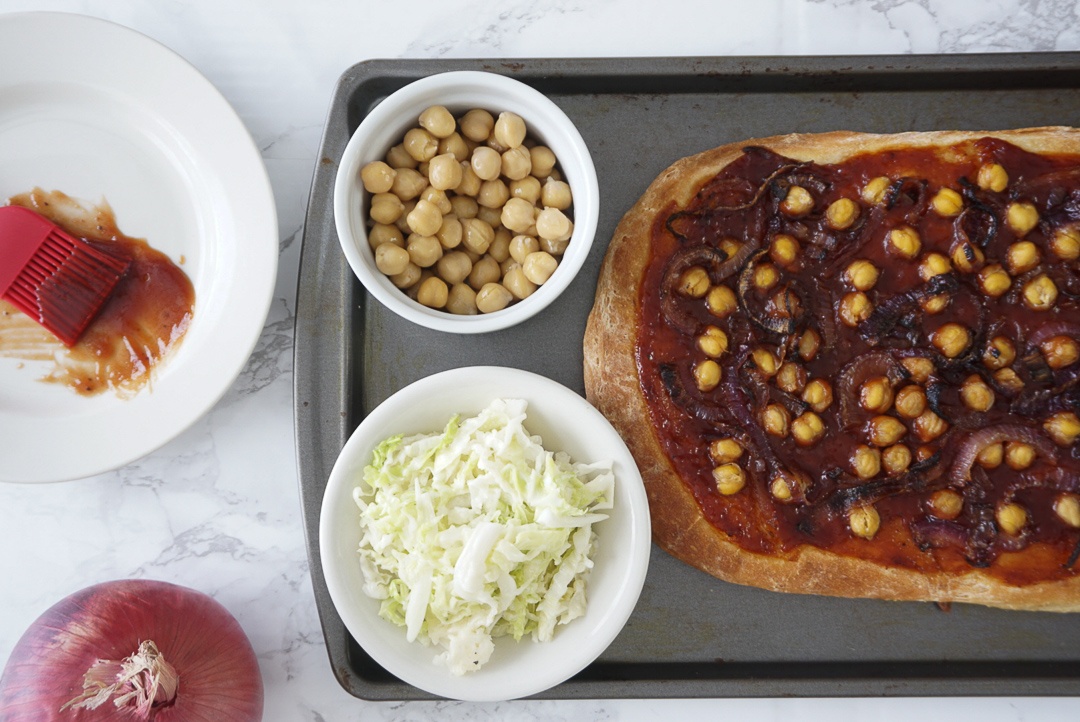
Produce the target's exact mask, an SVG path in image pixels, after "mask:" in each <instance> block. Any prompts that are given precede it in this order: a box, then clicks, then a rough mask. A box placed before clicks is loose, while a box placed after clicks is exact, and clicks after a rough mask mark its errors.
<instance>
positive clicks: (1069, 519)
mask: <svg viewBox="0 0 1080 722" xmlns="http://www.w3.org/2000/svg"><path fill="white" fill-rule="evenodd" d="M1054 512H1055V513H1056V514H1057V515H1058V518H1060V519H1061V520H1062V521H1063V522H1065V523H1066V524H1068V525H1069V526H1071V527H1080V497H1078V496H1077V495H1076V494H1062V495H1061V496H1059V497H1058V498H1057V499H1056V500H1055V501H1054Z"/></svg>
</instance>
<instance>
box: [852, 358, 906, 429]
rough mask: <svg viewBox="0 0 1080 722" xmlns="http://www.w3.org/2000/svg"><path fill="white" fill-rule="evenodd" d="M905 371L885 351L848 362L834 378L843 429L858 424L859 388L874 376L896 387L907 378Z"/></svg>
mask: <svg viewBox="0 0 1080 722" xmlns="http://www.w3.org/2000/svg"><path fill="white" fill-rule="evenodd" d="M908 375H909V374H908V372H907V369H905V368H904V366H903V365H902V364H901V363H900V362H899V361H897V360H896V359H895V358H893V356H892V354H890V353H889V352H887V351H871V352H870V353H866V354H863V355H862V356H859V357H858V358H856V359H854V360H853V361H850V362H848V364H847V365H846V366H844V368H843V369H841V370H840V374H839V376H837V378H836V392H837V400H838V402H839V404H840V422H841V423H842V424H844V426H845V427H852V426H855V425H856V424H858V423H859V419H858V416H857V415H858V410H859V387H860V386H862V384H863V382H865V381H866V380H867V379H869V378H872V377H874V376H884V377H886V378H887V379H889V383H890V384H892V385H893V386H896V385H897V384H898V383H900V382H901V381H903V380H904V379H906V378H907V377H908Z"/></svg>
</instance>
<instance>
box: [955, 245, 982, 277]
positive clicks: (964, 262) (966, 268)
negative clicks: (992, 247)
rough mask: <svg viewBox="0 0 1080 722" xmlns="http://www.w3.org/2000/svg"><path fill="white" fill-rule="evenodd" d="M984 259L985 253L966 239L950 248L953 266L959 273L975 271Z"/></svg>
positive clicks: (980, 266)
mask: <svg viewBox="0 0 1080 722" xmlns="http://www.w3.org/2000/svg"><path fill="white" fill-rule="evenodd" d="M985 261H986V254H984V253H983V252H982V251H981V250H980V249H979V248H978V247H976V246H974V245H972V244H971V243H969V242H968V241H964V242H962V243H957V244H956V245H955V247H954V248H953V250H952V263H953V266H955V267H956V270H958V271H960V272H961V273H975V272H976V271H978V270H979V269H980V268H982V264H983V263H984V262H985Z"/></svg>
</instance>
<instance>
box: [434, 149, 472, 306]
mask: <svg viewBox="0 0 1080 722" xmlns="http://www.w3.org/2000/svg"><path fill="white" fill-rule="evenodd" d="M428 132H431V131H428ZM470 152H471V151H470V150H469V144H468V143H466V142H465V139H464V138H462V137H461V134H460V133H458V132H457V131H455V132H453V133H451V134H450V135H448V136H446V137H445V138H439V152H438V153H437V154H436V155H446V154H449V155H452V156H454V158H455V159H456V160H458V161H460V160H461V159H463V158H468V157H469V153H470ZM433 160H434V159H433ZM429 169H430V167H429ZM451 290H453V289H451Z"/></svg>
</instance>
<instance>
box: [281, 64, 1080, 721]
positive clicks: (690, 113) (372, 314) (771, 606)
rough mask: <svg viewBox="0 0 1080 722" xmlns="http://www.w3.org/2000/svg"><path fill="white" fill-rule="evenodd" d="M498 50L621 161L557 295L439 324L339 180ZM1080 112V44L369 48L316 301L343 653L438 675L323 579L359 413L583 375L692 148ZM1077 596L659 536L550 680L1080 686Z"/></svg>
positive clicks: (320, 437) (1033, 689)
mask: <svg viewBox="0 0 1080 722" xmlns="http://www.w3.org/2000/svg"><path fill="white" fill-rule="evenodd" d="M465 69H473V70H486V71H491V72H496V73H503V74H506V75H510V76H513V77H515V78H517V79H519V80H521V81H524V82H526V83H529V84H530V85H532V86H534V87H536V88H537V89H539V90H541V91H542V92H544V93H546V94H547V95H548V96H550V97H551V99H552V100H554V101H555V102H556V103H557V104H558V105H560V106H561V107H562V108H563V109H564V110H565V111H566V112H567V113H568V114H569V116H570V117H571V118H572V119H573V121H574V122H575V123H576V124H577V127H578V128H579V129H580V131H581V134H582V135H583V136H584V138H585V141H586V142H587V143H588V145H589V148H590V150H591V151H592V154H593V159H594V161H595V163H596V169H597V173H598V175H599V179H600V196H601V212H600V222H599V228H598V231H597V238H596V242H595V245H594V246H593V249H592V252H591V254H590V256H589V258H588V260H587V262H586V264H585V267H584V268H583V269H582V271H581V273H580V274H579V276H578V277H577V279H576V280H575V281H574V283H573V284H572V285H571V286H570V287H569V289H568V290H567V291H566V292H565V293H564V294H563V295H562V297H561V298H559V299H558V300H557V301H556V302H555V303H554V304H552V305H551V306H550V307H549V308H548V309H547V310H546V311H545V312H543V313H541V314H540V315H539V316H537V317H535V318H533V319H532V320H530V321H528V322H526V323H524V324H522V325H520V326H518V327H516V328H512V329H508V330H505V331H500V332H496V333H491V334H486V335H482V336H454V335H449V334H444V333H440V332H437V331H430V330H427V329H423V328H420V327H418V326H415V325H413V324H411V323H409V322H407V321H404V320H402V319H400V318H398V317H396V316H394V315H393V314H390V313H389V312H387V311H385V310H384V309H383V308H382V307H381V306H380V305H379V304H378V303H377V302H376V301H374V300H373V299H371V298H370V297H368V296H367V295H366V292H365V291H364V289H363V287H362V286H361V285H360V283H359V282H358V281H357V280H356V279H355V278H354V276H353V275H352V272H351V271H350V270H349V268H348V266H347V265H346V263H345V260H344V258H343V256H342V254H341V251H340V249H339V246H338V241H337V235H336V233H335V231H334V221H333V211H332V196H333V180H334V174H335V172H336V170H337V160H338V158H339V157H340V155H341V153H342V151H343V149H344V147H345V144H346V142H347V141H348V139H349V137H350V135H351V133H352V131H353V130H354V129H355V128H356V126H357V125H358V124H359V122H360V121H361V119H362V118H363V117H364V116H365V114H366V113H367V112H369V110H370V109H371V108H372V107H373V106H374V105H375V104H376V103H378V102H379V100H380V99H382V98H384V97H385V96H386V95H387V94H388V93H390V92H392V91H394V90H396V89H397V88H399V87H401V86H403V85H405V84H406V83H408V82H410V81H412V80H415V79H417V78H420V77H424V76H426V75H430V74H433V73H437V72H442V71H448V70H465ZM1054 124H1065V125H1076V124H1080V54H1076V53H1067V54H1064V53H1045V54H1019V55H1017V54H996V55H967V56H897V57H868V56H864V57H817V58H798V57H768V58H766V57H758V58H679V59H674V58H666V59H658V58H656V59H584V60H582V59H562V60H506V61H498V60H486V61H469V60H457V61H444V60H439V61H421V60H388V61H369V62H365V63H360V64H358V65H356V66H354V67H352V68H350V69H349V70H348V71H347V72H345V73H344V74H343V75H342V77H341V79H340V81H339V84H338V87H337V90H336V93H335V95H334V97H333V101H332V105H331V107H330V109H329V114H328V117H327V121H326V129H325V134H324V137H323V141H322V148H321V152H320V155H319V160H318V163H317V166H316V169H315V174H314V179H313V184H312V188H311V195H310V199H309V205H308V212H307V221H306V224H305V227H304V235H303V249H302V257H301V268H300V279H299V289H298V299H297V311H296V351H295V411H296V441H297V449H298V457H299V471H300V492H301V496H302V502H303V515H304V521H305V526H306V534H307V542H308V553H309V558H310V560H311V576H312V581H313V584H314V589H315V598H316V602H317V604H318V609H319V613H320V615H321V618H322V625H323V631H324V633H325V637H326V645H327V649H328V653H329V656H330V662H331V666H332V668H333V672H334V674H335V675H336V677H337V679H338V680H339V681H340V683H341V684H342V686H343V687H344V688H345V689H346V690H347V691H348V692H349V693H351V694H353V695H355V696H357V697H362V698H365V699H371V700H403V699H425V698H428V697H429V695H427V694H425V693H423V692H421V691H419V690H417V689H415V688H413V687H411V686H409V685H406V684H404V683H402V682H401V681H399V680H397V679H396V678H394V677H392V676H391V675H389V674H388V673H386V672H385V671H383V670H382V669H381V668H379V667H378V666H377V665H376V664H375V663H374V662H372V660H371V659H370V658H369V657H368V656H367V655H366V654H365V653H364V651H363V650H362V649H360V648H359V646H358V645H357V644H356V642H355V641H354V640H352V638H351V637H350V636H349V634H348V632H347V631H346V630H345V627H344V625H343V624H342V622H341V620H340V618H339V617H338V616H337V614H336V612H335V610H334V608H333V605H332V603H331V601H330V597H329V594H328V593H327V590H326V585H325V582H324V580H323V576H322V571H321V566H320V560H319V547H318V520H319V507H320V503H321V501H322V494H323V488H324V487H325V484H326V480H327V477H328V476H329V473H330V469H331V467H332V465H333V463H334V460H335V458H336V457H337V453H338V451H339V450H340V448H341V447H342V445H343V444H344V442H345V440H346V438H347V437H348V435H349V433H350V432H351V431H352V430H353V429H354V428H355V427H356V425H357V424H358V423H359V422H360V420H361V419H362V418H363V417H364V415H365V414H366V413H368V412H369V411H370V410H371V409H372V408H374V407H375V406H376V405H377V404H379V402H381V401H382V400H383V399H385V398H386V397H387V396H389V395H390V394H392V393H393V392H394V391H396V390H397V389H399V388H401V387H402V386H405V385H406V384H408V383H411V382H412V381H414V380H416V379H419V378H421V377H424V376H427V375H429V374H432V373H435V372H437V371H442V370H444V369H447V368H453V367H458V366H466V365H473V364H491V363H494V364H502V365H508V366H516V367H519V368H523V369H527V370H530V371H534V372H537V373H540V374H544V375H545V376H549V377H551V378H553V379H556V380H557V381H559V382H561V383H563V384H565V385H567V386H569V387H570V388H572V389H576V390H577V391H578V392H579V393H582V394H584V385H583V381H582V347H581V341H582V337H583V334H584V330H585V320H586V316H587V315H588V312H589V309H590V308H591V306H592V298H593V293H594V290H595V285H596V276H597V273H598V271H599V267H600V264H601V261H602V260H603V255H604V251H605V249H606V247H607V243H608V240H609V239H610V237H611V234H612V231H613V230H614V228H615V226H616V224H617V223H618V221H619V218H620V217H621V216H622V214H623V213H624V212H625V211H626V210H627V209H628V208H629V207H630V206H631V205H632V204H633V202H634V201H635V200H636V199H637V198H638V196H639V195H640V194H641V193H642V191H644V189H645V187H646V186H647V185H648V184H649V183H650V182H651V181H652V179H653V178H654V177H655V176H656V175H657V174H658V173H659V172H660V171H661V170H663V169H664V168H665V167H667V166H668V165H669V164H670V163H671V162H673V161H675V160H676V159H678V158H681V157H683V156H686V155H690V154H692V153H695V152H697V151H701V150H704V149H707V148H711V147H714V146H717V145H720V144H723V143H727V142H733V141H738V140H742V139H747V138H753V137H756V136H767V135H772V134H777V133H790V132H816V131H828V130H837V129H849V130H860V131H872V132H899V131H906V130H934V129H970V130H977V129H998V128H1013V127H1022V126H1035V125H1054ZM1078 619H1080V618H1078V617H1076V616H1074V615H1056V614H1041V613H1026V612H1005V611H998V610H992V609H985V608H980V607H974V606H966V605H954V606H953V607H952V608H951V610H949V611H943V610H941V609H939V608H938V607H936V606H935V605H932V604H915V603H895V602H882V601H874V600H844V599H833V598H822V597H811V596H800V595H784V594H775V593H771V592H765V591H762V590H758V589H751V588H746V587H740V586H736V585H732V584H726V583H724V582H720V581H718V580H716V579H713V578H712V577H709V576H707V575H705V574H703V573H701V572H699V571H697V570H695V569H693V568H691V567H689V566H686V565H684V564H682V563H681V562H678V561H676V560H674V559H673V558H671V557H669V556H667V555H666V554H665V553H663V552H661V551H659V550H658V549H656V548H655V547H654V549H653V556H652V565H651V567H650V569H649V575H648V579H647V581H646V584H645V589H644V592H643V593H642V596H641V600H640V602H639V604H638V606H637V609H636V610H635V612H634V614H633V616H632V617H631V618H630V621H629V624H627V626H626V628H625V630H624V631H623V633H622V634H621V635H620V636H619V637H618V638H617V639H616V640H615V642H614V643H613V644H612V645H611V647H610V648H609V649H608V650H607V651H606V652H605V653H604V654H603V655H602V656H601V657H600V659H599V660H598V661H596V662H595V663H594V664H592V665H591V666H589V667H588V668H586V669H585V670H584V671H582V672H581V673H580V674H579V675H577V676H576V677H574V678H573V679H571V680H569V681H568V682H566V683H564V684H562V685H559V686H558V687H556V688H554V689H551V690H549V691H548V692H546V693H544V694H542V695H539V696H541V697H548V698H610V697H739V696H791V695H797V696H836V695H871V696H873V695H1058V694H1068V695H1076V694H1080V622H1078Z"/></svg>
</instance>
